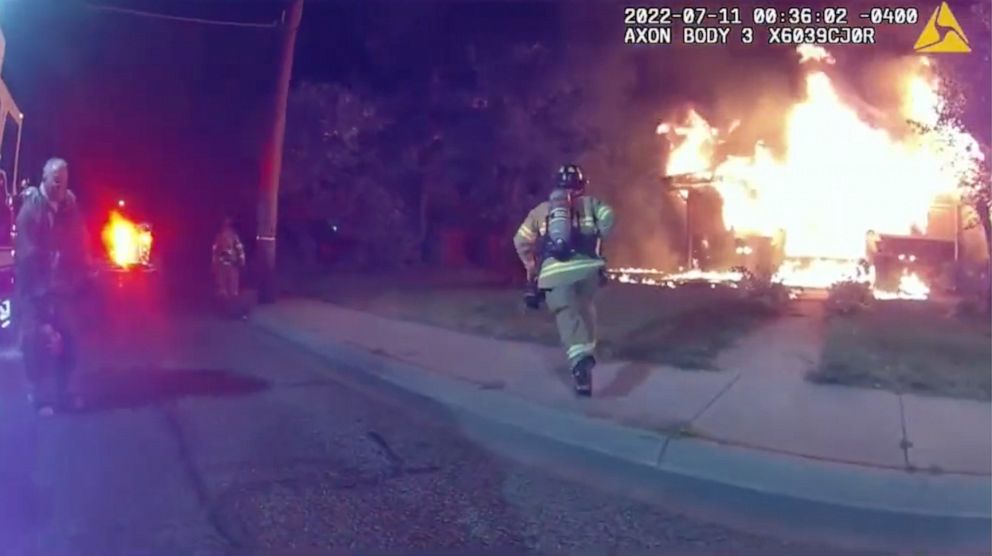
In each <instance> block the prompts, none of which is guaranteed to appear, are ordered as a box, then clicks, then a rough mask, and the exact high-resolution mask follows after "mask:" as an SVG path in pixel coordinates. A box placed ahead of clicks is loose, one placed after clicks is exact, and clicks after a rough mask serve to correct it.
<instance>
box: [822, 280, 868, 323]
mask: <svg viewBox="0 0 992 556" xmlns="http://www.w3.org/2000/svg"><path fill="white" fill-rule="evenodd" d="M874 300H875V297H874V295H872V291H871V285H870V284H868V283H866V282H856V281H853V280H848V281H844V282H838V283H836V284H834V285H833V286H831V287H830V291H829V292H828V296H827V303H826V308H827V312H828V313H831V314H838V315H847V314H851V313H855V312H859V311H863V310H865V309H867V308H869V307H870V306H871V304H872V302H874Z"/></svg>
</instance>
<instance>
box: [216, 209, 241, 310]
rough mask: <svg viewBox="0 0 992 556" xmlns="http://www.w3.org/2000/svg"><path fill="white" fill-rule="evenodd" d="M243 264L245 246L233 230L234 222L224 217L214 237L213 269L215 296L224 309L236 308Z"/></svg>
mask: <svg viewBox="0 0 992 556" xmlns="http://www.w3.org/2000/svg"><path fill="white" fill-rule="evenodd" d="M244 266H245V248H244V245H242V243H241V239H240V238H239V237H238V233H237V232H236V231H235V230H234V223H233V221H232V220H231V219H230V218H225V219H224V223H223V225H222V226H221V230H220V232H218V234H217V237H216V238H215V239H214V245H213V271H214V280H215V283H216V287H217V296H218V298H219V301H220V303H221V304H222V305H223V307H224V308H225V309H226V310H231V311H233V310H237V305H238V300H239V297H240V295H241V287H240V278H241V276H240V274H241V269H242V268H243V267H244Z"/></svg>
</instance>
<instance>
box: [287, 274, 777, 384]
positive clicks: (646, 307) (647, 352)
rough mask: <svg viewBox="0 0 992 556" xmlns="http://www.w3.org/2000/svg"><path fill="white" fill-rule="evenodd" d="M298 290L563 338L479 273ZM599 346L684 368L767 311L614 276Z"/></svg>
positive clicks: (730, 293)
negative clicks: (615, 281) (619, 280)
mask: <svg viewBox="0 0 992 556" xmlns="http://www.w3.org/2000/svg"><path fill="white" fill-rule="evenodd" d="M302 282H303V283H304V285H302V286H299V287H297V288H294V289H295V290H296V291H297V292H298V293H303V294H306V295H310V296H314V297H319V298H322V299H325V300H327V301H330V302H333V303H336V304H339V305H343V306H347V307H351V308H355V309H360V310H365V311H369V312H372V313H376V314H379V315H382V316H386V317H391V318H397V319H403V320H410V321H416V322H422V323H426V324H431V325H435V326H440V327H444V328H450V329H454V330H459V331H463V332H468V333H473V334H480V335H485V336H492V337H497V338H503V339H513V340H525V341H532V342H538V343H542V344H548V345H558V342H559V340H558V334H557V332H556V330H555V327H554V321H553V318H552V316H551V315H550V314H549V313H548V311H547V310H546V309H545V310H542V311H529V310H527V309H525V308H524V306H523V298H522V291H521V290H519V289H517V288H515V287H510V286H506V285H502V284H499V283H494V282H493V281H489V283H486V281H485V280H484V279H482V278H480V277H479V276H474V277H473V276H468V277H464V276H463V277H462V278H460V279H459V278H453V277H448V278H447V279H441V278H439V277H434V278H431V277H429V276H422V275H420V276H418V275H407V276H379V277H370V276H356V275H341V274H338V275H334V276H330V277H322V278H310V279H308V280H304V281H302ZM597 309H598V312H599V337H600V338H599V339H600V346H601V353H603V354H604V355H605V356H606V357H608V358H619V359H634V360H642V361H649V362H657V363H664V364H669V365H673V366H677V367H682V368H687V369H714V364H713V360H714V358H715V357H716V355H717V354H718V353H719V352H720V351H721V350H723V349H725V348H726V347H728V346H729V345H730V344H732V343H733V342H734V341H735V340H737V339H738V338H740V337H741V336H742V335H744V334H746V333H748V332H749V331H751V330H753V329H754V328H755V327H757V326H758V325H760V324H761V323H762V322H764V321H765V320H766V319H768V318H770V317H768V316H767V315H765V314H763V313H762V312H761V311H759V310H756V309H754V307H753V306H752V304H750V303H748V302H746V301H743V300H741V299H740V298H739V295H738V293H737V291H736V290H730V289H720V288H718V289H710V288H709V287H700V288H681V289H679V290H671V289H662V288H655V287H650V286H633V285H626V284H610V285H608V286H607V287H606V288H604V289H603V290H602V291H601V292H600V295H599V299H598V303H597Z"/></svg>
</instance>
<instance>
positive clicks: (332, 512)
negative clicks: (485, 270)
mask: <svg viewBox="0 0 992 556" xmlns="http://www.w3.org/2000/svg"><path fill="white" fill-rule="evenodd" d="M164 305H166V304H163V306H164ZM117 307H118V309H117V311H118V313H120V314H124V312H125V310H126V311H127V316H126V317H124V318H120V319H117V320H104V319H97V318H93V320H91V321H90V323H89V324H88V325H87V326H86V332H87V343H86V345H85V349H84V357H83V362H82V364H81V367H80V371H79V373H78V374H77V376H76V388H77V391H78V392H79V393H80V394H81V395H82V396H83V398H84V399H85V401H86V402H87V408H86V409H85V410H84V411H82V412H80V413H74V414H63V415H56V416H54V417H50V418H40V417H38V416H36V415H35V414H34V413H33V412H32V411H31V410H30V409H29V407H28V405H27V402H26V400H25V399H24V394H23V380H22V378H21V373H20V368H19V363H18V361H17V359H16V357H15V356H14V354H12V353H10V352H9V351H8V352H5V354H4V357H3V358H2V361H0V539H2V542H0V554H3V555H17V556H20V555H34V554H37V555H45V556H60V555H69V554H73V555H76V554H78V555H98V554H99V555H106V556H110V555H116V554H122V555H129V556H130V555H139V554H168V555H170V556H171V555H178V554H324V553H327V554H330V553H334V554H342V553H358V552H357V551H360V550H376V551H383V552H382V553H386V554H392V553H395V554H405V553H428V550H432V549H434V550H436V549H457V550H458V552H459V553H465V554H479V553H480V552H481V551H482V550H484V549H491V550H493V551H494V553H498V554H508V553H510V554H517V553H519V554H525V553H535V554H548V553H559V554H561V553H568V554H585V553H593V554H595V553H599V554H607V553H616V554H620V553H623V554H630V553H634V552H640V551H651V552H653V553H658V552H659V551H669V553H672V552H678V553H682V552H683V551H698V552H701V553H717V552H719V553H724V554H748V553H761V554H766V553H782V554H808V553H812V552H819V553H825V552H826V553H836V552H835V551H833V550H824V549H823V547H819V546H809V545H798V544H790V543H788V542H785V541H782V540H779V539H776V538H772V537H769V536H762V535H756V534H751V533H746V532H740V531H735V530H732V529H729V528H726V527H724V526H721V525H718V524H711V523H706V522H702V521H699V520H696V519H691V518H687V517H682V516H680V515H678V514H677V513H675V512H674V511H673V510H672V509H671V508H668V509H662V507H660V506H655V505H653V504H648V503H644V502H635V501H632V500H630V499H626V498H623V497H621V496H619V495H615V494H611V493H609V492H607V491H606V490H601V489H599V488H597V487H596V486H594V485H591V484H589V482H582V483H581V484H580V483H577V482H571V481H570V480H568V479H564V478H560V477H559V476H557V475H556V473H555V470H554V469H553V468H551V469H548V468H542V467H534V466H531V465H525V464H521V463H518V462H517V460H513V461H511V460H508V459H505V458H504V457H503V456H500V455H495V454H494V453H491V452H489V451H488V450H487V449H486V448H485V447H483V446H480V445H479V444H478V443H476V442H475V441H473V440H470V439H469V438H468V437H467V436H466V435H465V434H463V432H462V431H461V430H460V427H459V425H458V424H457V422H455V421H454V420H452V419H448V418H446V416H445V412H444V410H442V409H440V408H437V407H433V406H431V405H430V403H429V402H426V401H423V400H419V399H414V398H411V397H408V396H404V395H402V394H400V393H397V392H395V391H392V390H389V389H388V388H385V387H383V388H381V389H377V388H369V387H368V385H367V384H364V383H362V384H359V383H355V382H354V381H352V380H351V379H350V378H349V371H342V370H340V369H334V368H330V367H328V365H327V364H326V363H324V362H322V361H321V360H319V359H317V358H315V357H313V356H311V355H309V354H306V353H303V352H301V351H299V350H297V349H295V348H293V347H292V346H290V345H288V344H286V343H284V342H283V341H281V340H278V339H276V338H274V337H272V336H269V335H267V334H265V333H264V332H261V331H259V330H256V329H254V328H252V327H251V326H250V325H248V324H246V323H242V322H231V321H222V320H220V319H218V318H215V317H212V316H210V315H207V314H203V313H202V312H196V311H189V310H185V309H175V310H160V311H150V312H140V311H137V310H134V309H135V308H134V307H133V306H131V305H129V304H127V303H122V304H119V305H117ZM365 553H367V552H365ZM377 553H378V552H377Z"/></svg>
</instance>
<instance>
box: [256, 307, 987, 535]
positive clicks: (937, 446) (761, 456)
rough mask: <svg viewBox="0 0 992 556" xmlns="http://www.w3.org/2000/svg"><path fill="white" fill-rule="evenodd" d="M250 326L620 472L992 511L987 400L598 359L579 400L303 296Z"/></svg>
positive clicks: (531, 358) (508, 354)
mask: <svg viewBox="0 0 992 556" xmlns="http://www.w3.org/2000/svg"><path fill="white" fill-rule="evenodd" d="M253 322H254V323H255V324H256V325H258V326H260V327H263V328H265V329H267V330H269V331H270V332H272V333H274V334H276V335H279V336H282V337H284V338H286V339H288V340H291V341H293V342H296V343H298V344H300V345H302V346H304V347H306V348H309V349H311V350H313V351H316V352H318V353H320V354H322V355H324V356H326V357H329V358H331V359H334V360H338V361H343V362H347V363H348V364H350V365H351V366H354V367H358V368H362V369H363V370H366V371H368V372H371V373H373V374H375V375H377V376H379V377H380V378H384V379H386V380H388V381H389V382H392V383H394V384H397V385H399V386H401V387H403V388H406V389H408V390H412V391H414V392H416V393H419V394H421V395H424V396H427V397H430V398H433V399H436V400H438V401H440V402H442V403H444V404H446V405H448V406H452V407H457V408H460V409H462V410H465V411H468V412H470V413H472V414H474V415H476V416H479V417H481V418H485V419H490V420H493V421H498V422H501V423H504V424H508V425H512V426H516V427H519V428H521V429H526V430H528V432H530V433H532V434H537V435H543V436H546V437H547V438H549V439H553V440H556V441H559V442H564V443H566V444H571V445H573V446H580V447H582V448H583V449H586V450H593V451H596V452H598V453H600V454H606V455H610V456H612V457H617V458H620V459H623V460H625V461H627V462H635V463H639V464H643V465H649V466H654V467H657V468H658V469H661V470H665V471H669V472H673V473H683V474H687V475H691V476H693V477H695V478H699V479H706V480H713V481H717V482H722V483H728V484H732V485H734V486H738V487H743V488H752V489H758V490H763V491H774V492H780V493H781V494H783V495H785V496H789V497H792V498H799V499H811V500H816V501H818V502H824V503H836V504H840V505H849V506H855V507H864V508H879V509H884V510H886V511H894V512H908V513H912V514H926V515H935V516H956V517H962V518H979V519H988V518H989V516H990V514H992V510H990V499H989V498H990V497H989V494H990V491H992V483H990V472H992V440H990V438H992V409H990V404H988V403H981V402H974V401H965V400H953V399H943V398H927V397H920V396H914V395H898V394H893V393H890V392H885V391H873V390H864V389H857V388H847V387H840V386H824V385H817V384H813V383H810V382H808V381H806V380H805V379H804V377H802V376H801V375H798V374H795V373H792V374H790V373H784V372H777V371H775V370H774V368H775V365H758V364H748V362H747V361H746V360H744V359H741V365H740V366H739V367H735V369H736V370H734V371H720V372H702V371H700V372H687V371H679V370H675V369H670V368H665V367H660V366H653V365H649V364H642V363H625V362H606V363H603V364H601V365H600V366H599V367H597V371H596V376H595V395H594V397H593V398H592V399H589V400H582V399H576V398H575V397H574V396H573V394H572V391H571V379H570V377H569V376H568V373H567V370H566V369H565V368H564V366H563V356H562V354H561V352H560V351H559V350H558V349H555V348H549V347H546V346H538V345H532V344H527V343H519V342H509V341H500V340H493V339H490V338H483V337H478V336H471V335H466V334H460V333H457V332H453V331H449V330H443V329H439V328H434V327H430V326H426V325H420V324H415V323H409V322H398V321H393V320H389V319H384V318H381V317H378V316H375V315H371V314H368V313H362V312H357V311H352V310H348V309H343V308H340V307H337V306H334V305H331V304H327V303H323V302H320V301H314V300H305V299H295V300H286V301H282V302H280V303H278V304H275V305H271V306H263V307H259V308H258V309H257V311H256V312H255V314H254V316H253ZM782 334H800V335H802V334H804V331H803V330H802V329H801V328H796V327H794V326H793V327H790V328H783V329H781V330H779V329H776V325H774V324H773V325H772V326H770V327H769V328H767V329H765V330H761V331H759V332H758V333H757V334H755V335H753V336H751V337H749V338H747V339H746V340H745V342H746V343H751V342H754V343H755V344H756V345H757V346H761V345H762V342H764V341H766V339H765V338H763V335H767V336H768V337H772V336H779V337H780V336H781V335H782ZM796 340H797V341H796V342H795V345H797V346H802V345H803V343H802V342H801V341H798V340H799V338H796ZM780 341H781V338H780ZM739 349H740V350H751V349H752V347H750V346H747V345H742V346H739ZM757 349H758V350H759V351H760V347H759V348H757ZM800 349H801V348H800ZM790 356H798V357H810V356H812V354H803V353H798V354H790ZM728 357H730V358H731V359H733V357H734V354H733V353H730V354H728Z"/></svg>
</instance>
